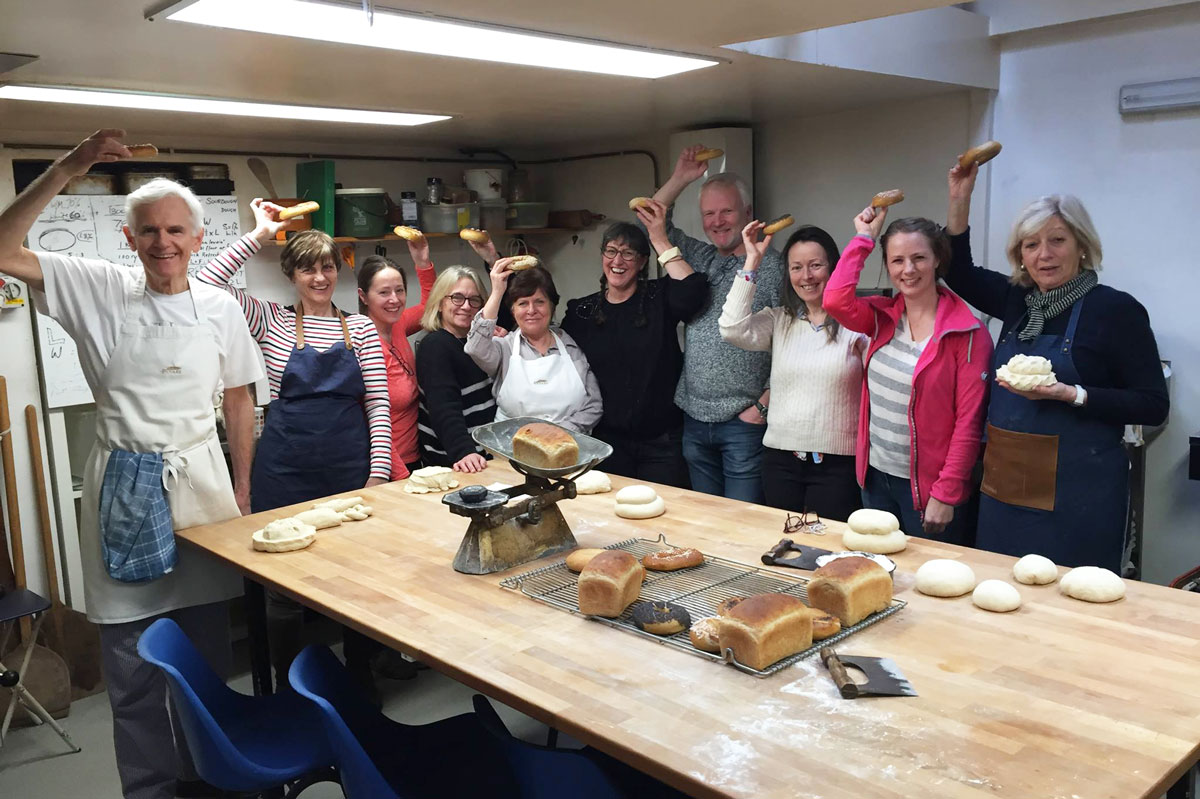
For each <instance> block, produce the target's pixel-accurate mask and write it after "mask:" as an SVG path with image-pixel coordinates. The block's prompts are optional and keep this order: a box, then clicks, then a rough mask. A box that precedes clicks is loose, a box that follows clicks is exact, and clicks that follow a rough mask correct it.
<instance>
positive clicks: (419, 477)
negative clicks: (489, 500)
mask: <svg viewBox="0 0 1200 799" xmlns="http://www.w3.org/2000/svg"><path fill="white" fill-rule="evenodd" d="M452 488H458V478H457V477H455V475H454V470H453V469H451V468H450V467H449V466H426V467H425V468H423V469H417V470H416V471H415V472H413V473H412V474H410V475H409V476H408V479H407V480H405V481H404V491H405V492H406V493H409V494H429V493H433V492H437V491H449V490H450V489H452ZM358 502H359V503H361V502H362V498H361V497H359V499H358ZM356 504H357V503H356Z"/></svg>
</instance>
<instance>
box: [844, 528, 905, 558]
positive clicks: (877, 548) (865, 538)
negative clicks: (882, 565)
mask: <svg viewBox="0 0 1200 799" xmlns="http://www.w3.org/2000/svg"><path fill="white" fill-rule="evenodd" d="M842 544H843V545H844V546H845V547H846V549H850V550H854V551H856V552H870V553H872V554H874V555H891V554H892V553H893V552H902V551H903V550H904V548H905V547H907V546H908V536H906V535H905V534H904V533H902V532H900V531H899V530H893V531H892V532H890V533H888V534H886V535H863V534H862V533H856V532H854V531H853V530H847V531H846V532H844V533H842Z"/></svg>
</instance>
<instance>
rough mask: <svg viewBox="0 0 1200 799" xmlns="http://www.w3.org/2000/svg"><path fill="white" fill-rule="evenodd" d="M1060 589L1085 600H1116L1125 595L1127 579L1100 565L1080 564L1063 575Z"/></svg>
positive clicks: (1074, 597) (1068, 594) (1059, 585)
mask: <svg viewBox="0 0 1200 799" xmlns="http://www.w3.org/2000/svg"><path fill="white" fill-rule="evenodd" d="M1058 589H1059V590H1060V591H1062V592H1063V593H1064V594H1066V595H1067V596H1069V597H1071V598H1072V599H1081V600H1083V601H1084V602H1116V601H1117V600H1118V599H1120V598H1121V597H1123V596H1125V581H1124V580H1122V579H1121V578H1120V577H1118V576H1117V575H1116V574H1114V573H1113V572H1111V571H1109V570H1108V569H1102V568H1100V567H1099V566H1080V567H1078V568H1075V569H1071V571H1069V572H1067V573H1066V574H1064V575H1063V578H1062V580H1061V581H1060V582H1059V584H1058Z"/></svg>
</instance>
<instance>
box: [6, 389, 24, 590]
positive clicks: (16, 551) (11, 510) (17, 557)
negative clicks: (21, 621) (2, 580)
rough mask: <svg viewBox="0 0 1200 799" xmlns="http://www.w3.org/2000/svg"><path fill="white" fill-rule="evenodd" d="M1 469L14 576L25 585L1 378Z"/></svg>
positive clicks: (9, 427)
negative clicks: (2, 471)
mask: <svg viewBox="0 0 1200 799" xmlns="http://www.w3.org/2000/svg"><path fill="white" fill-rule="evenodd" d="M0 468H3V469H4V501H5V503H6V504H7V505H8V535H9V538H11V539H12V544H11V546H12V565H13V575H14V576H15V577H16V581H17V587H18V588H24V587H25V585H26V583H25V547H24V545H22V543H21V510H20V508H18V507H17V469H16V466H15V465H14V464H13V448H12V420H11V419H9V417H8V383H7V381H5V379H4V378H3V377H0Z"/></svg>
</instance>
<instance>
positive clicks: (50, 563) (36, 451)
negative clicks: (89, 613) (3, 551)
mask: <svg viewBox="0 0 1200 799" xmlns="http://www.w3.org/2000/svg"><path fill="white" fill-rule="evenodd" d="M25 426H26V428H28V430H29V463H30V464H31V465H32V466H33V487H34V490H35V491H36V492H37V511H38V522H39V524H40V525H41V528H42V531H41V532H42V550H43V555H44V558H45V561H46V577H47V579H48V580H49V581H50V585H49V590H50V601H51V602H53V603H54V604H55V605H58V604H59V602H60V601H61V600H60V598H59V593H58V560H57V558H56V556H55V553H54V534H53V533H52V532H51V529H50V503H49V501H48V500H47V499H46V472H45V466H44V465H43V463H42V435H41V433H40V432H39V431H38V415H37V408H35V407H33V406H32V405H26V406H25Z"/></svg>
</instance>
